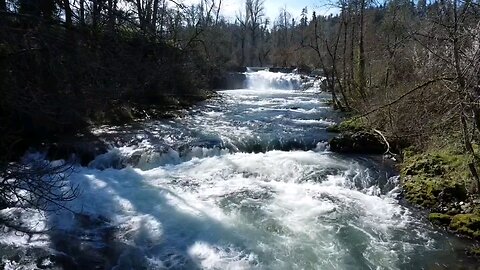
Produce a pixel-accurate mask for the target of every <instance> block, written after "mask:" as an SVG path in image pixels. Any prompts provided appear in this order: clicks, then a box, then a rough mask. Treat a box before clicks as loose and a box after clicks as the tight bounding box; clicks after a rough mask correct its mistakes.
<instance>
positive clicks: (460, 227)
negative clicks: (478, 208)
mask: <svg viewBox="0 0 480 270" xmlns="http://www.w3.org/2000/svg"><path fill="white" fill-rule="evenodd" d="M450 229H452V230H454V231H456V232H458V233H460V234H464V235H468V236H471V237H473V238H477V239H480V216H479V215H476V214H458V215H455V216H454V217H453V218H452V221H451V222H450Z"/></svg>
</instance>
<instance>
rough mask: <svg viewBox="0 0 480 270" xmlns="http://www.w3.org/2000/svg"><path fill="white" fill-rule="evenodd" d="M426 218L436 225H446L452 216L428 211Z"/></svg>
mask: <svg viewBox="0 0 480 270" xmlns="http://www.w3.org/2000/svg"><path fill="white" fill-rule="evenodd" d="M428 220H430V221H431V222H432V223H435V224H438V225H444V226H448V225H449V224H450V221H451V220H452V216H450V215H447V214H442V213H430V214H429V215H428Z"/></svg>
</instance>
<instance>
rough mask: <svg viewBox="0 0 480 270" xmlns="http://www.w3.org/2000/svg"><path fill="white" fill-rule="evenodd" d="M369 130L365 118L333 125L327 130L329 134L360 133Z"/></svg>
mask: <svg viewBox="0 0 480 270" xmlns="http://www.w3.org/2000/svg"><path fill="white" fill-rule="evenodd" d="M366 129H368V128H367V124H366V121H365V119H363V118H350V119H348V120H345V121H342V122H341V123H340V124H337V125H333V126H330V127H328V128H327V131H328V132H334V133H340V132H358V131H364V130H366Z"/></svg>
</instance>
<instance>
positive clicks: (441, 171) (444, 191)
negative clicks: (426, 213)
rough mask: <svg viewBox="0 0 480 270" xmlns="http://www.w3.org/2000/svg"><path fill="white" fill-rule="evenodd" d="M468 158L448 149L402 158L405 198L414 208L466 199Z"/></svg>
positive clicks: (432, 206) (430, 206)
mask: <svg viewBox="0 0 480 270" xmlns="http://www.w3.org/2000/svg"><path fill="white" fill-rule="evenodd" d="M466 164H467V158H466V157H465V156H464V155H459V154H457V153H454V152H452V151H448V150H438V151H436V152H429V153H426V154H417V155H409V156H407V157H405V160H404V164H403V168H402V170H401V174H402V177H403V178H402V179H403V188H404V191H405V198H406V199H407V200H408V201H409V202H411V203H413V204H416V205H420V206H423V207H427V208H435V207H436V206H438V205H440V204H442V205H443V206H449V205H451V204H452V203H454V202H460V201H464V200H466V199H467V197H468V190H467V188H466V186H467V185H466V183H467V182H468V180H469V175H468V168H467V165H466Z"/></svg>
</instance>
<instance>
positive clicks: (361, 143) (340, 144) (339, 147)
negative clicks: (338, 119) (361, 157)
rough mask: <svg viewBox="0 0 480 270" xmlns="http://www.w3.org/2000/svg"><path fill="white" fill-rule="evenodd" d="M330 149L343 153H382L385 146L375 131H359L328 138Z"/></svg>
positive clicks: (385, 148)
mask: <svg viewBox="0 0 480 270" xmlns="http://www.w3.org/2000/svg"><path fill="white" fill-rule="evenodd" d="M330 150H331V151H332V152H337V153H344V154H383V153H385V151H386V150H387V146H386V145H385V142H384V141H383V140H382V138H381V137H380V136H378V135H377V134H376V133H373V132H365V131H360V132H356V133H344V134H342V135H340V136H338V137H335V138H333V139H332V140H330Z"/></svg>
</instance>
